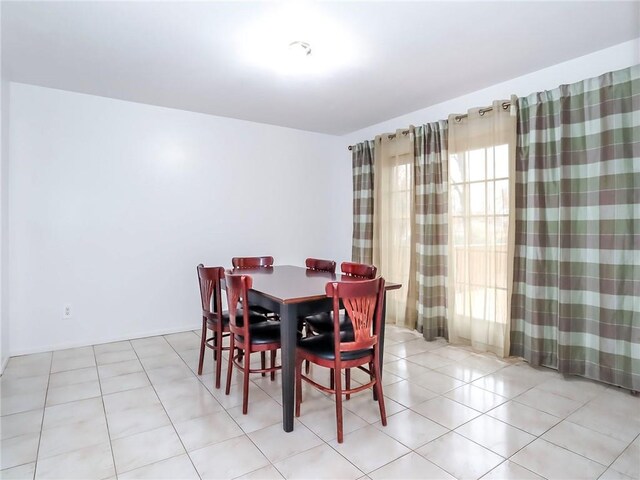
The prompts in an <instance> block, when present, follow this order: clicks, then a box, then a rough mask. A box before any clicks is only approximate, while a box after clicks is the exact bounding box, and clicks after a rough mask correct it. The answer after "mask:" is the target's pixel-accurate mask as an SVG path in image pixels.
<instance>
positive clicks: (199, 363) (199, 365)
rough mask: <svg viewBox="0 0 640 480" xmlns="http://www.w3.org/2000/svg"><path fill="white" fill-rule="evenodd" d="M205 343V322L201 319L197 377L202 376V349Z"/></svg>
mask: <svg viewBox="0 0 640 480" xmlns="http://www.w3.org/2000/svg"><path fill="white" fill-rule="evenodd" d="M206 341H207V321H206V320H205V319H204V318H203V319H202V334H201V335H200V359H199V360H198V375H202V366H203V365H204V348H205V342H206Z"/></svg>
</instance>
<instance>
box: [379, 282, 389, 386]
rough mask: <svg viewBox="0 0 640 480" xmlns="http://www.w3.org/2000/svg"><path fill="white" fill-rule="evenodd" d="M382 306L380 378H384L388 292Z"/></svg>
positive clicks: (385, 293)
mask: <svg viewBox="0 0 640 480" xmlns="http://www.w3.org/2000/svg"><path fill="white" fill-rule="evenodd" d="M383 298H384V302H383V304H382V325H380V378H382V366H383V365H384V362H383V360H384V326H385V325H386V324H387V292H386V290H385V292H384V297H383Z"/></svg>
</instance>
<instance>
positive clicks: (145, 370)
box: [132, 335, 217, 480]
mask: <svg viewBox="0 0 640 480" xmlns="http://www.w3.org/2000/svg"><path fill="white" fill-rule="evenodd" d="M161 338H162V339H163V340H164V341H165V342H166V343H167V345H169V346H170V347H171V349H172V350H173V351H174V352H175V353H176V354H177V355H178V357H179V358H180V360H182V362H183V363H185V365H186V362H185V361H184V359H183V358H182V357H180V354H178V352H177V351H176V349H175V348H173V345H171V344H170V343H169V342H168V341H167V339H166V338H164V335H161ZM132 347H133V345H132ZM133 351H134V352H135V354H136V357H137V358H138V361H139V362H140V365H142V370H143V371H144V374H145V375H146V376H147V380H149V385H150V386H151V388H153V391H154V393H155V394H156V397H157V398H158V401H159V402H160V405H162V410H164V414H165V415H166V416H167V418H168V419H169V423H170V424H171V427H172V428H173V431H174V432H175V434H176V437H177V438H178V440H179V441H180V445H182V448H183V449H184V454H186V455H187V458H188V459H189V461H190V462H191V466H192V467H193V470H194V471H195V472H196V475H198V478H200V479H201V480H202V476H201V475H200V472H199V471H198V469H197V468H196V465H195V464H194V463H193V459H192V458H191V455H189V451H188V450H187V447H186V446H185V445H184V442H183V441H182V438H181V437H180V434H179V433H178V430H177V429H176V426H175V425H174V424H173V420H172V419H171V417H170V416H169V412H167V409H166V407H165V406H164V403H163V402H162V399H161V398H160V395H158V391H157V390H156V386H155V385H154V384H153V382H152V381H151V378H149V374H148V373H147V368H146V367H145V366H144V363H142V361H141V360H140V356H139V355H138V351H137V350H136V349H135V347H133ZM187 367H188V365H187ZM159 368H161V367H159ZM151 370H153V369H151ZM189 370H190V371H191V369H189ZM192 373H193V372H192ZM185 378H189V377H185ZM214 400H215V398H214ZM216 401H217V400H216ZM180 455H182V453H181V454H180ZM177 456H179V455H174V456H173V457H169V458H174V457H177ZM163 460H168V458H165V459H163ZM160 461H162V460H159V462H160ZM153 463H157V462H153ZM148 465H152V464H147V465H143V466H145V467H146V466H148ZM139 468H142V467H139ZM134 470H135V469H134Z"/></svg>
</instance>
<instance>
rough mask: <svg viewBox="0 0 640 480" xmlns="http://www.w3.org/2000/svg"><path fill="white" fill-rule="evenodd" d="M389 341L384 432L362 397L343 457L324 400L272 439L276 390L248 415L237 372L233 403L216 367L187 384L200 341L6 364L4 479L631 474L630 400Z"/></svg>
mask: <svg viewBox="0 0 640 480" xmlns="http://www.w3.org/2000/svg"><path fill="white" fill-rule="evenodd" d="M386 339H387V340H386V349H385V352H386V353H385V374H384V389H385V397H386V407H387V414H388V425H387V426H386V427H382V426H381V424H380V420H379V415H378V410H377V406H376V403H374V402H373V401H372V400H371V395H370V394H369V393H368V392H364V393H362V394H359V395H356V396H354V397H353V398H352V399H351V400H349V401H348V402H346V403H345V411H344V412H345V439H344V443H343V444H341V445H339V444H338V443H337V442H336V440H335V437H336V433H335V416H334V415H335V411H334V403H333V401H332V400H331V399H330V398H329V397H327V396H325V395H323V394H321V393H318V392H316V391H313V390H311V389H308V388H305V391H304V402H303V404H302V416H301V417H300V418H299V419H298V420H296V425H295V431H294V432H293V433H290V434H285V433H284V432H283V431H282V428H281V409H280V403H279V402H280V383H279V381H278V379H276V381H275V382H271V381H270V380H269V378H263V377H261V376H255V377H253V380H252V383H251V390H250V405H249V414H248V415H246V416H243V415H242V412H241V406H240V404H241V401H242V398H241V391H240V388H239V385H237V382H238V380H239V377H238V376H235V377H234V385H233V387H232V393H231V395H229V396H227V395H225V394H224V392H223V391H222V390H216V389H215V388H213V377H212V371H213V365H212V363H213V362H212V359H211V357H210V356H208V357H207V359H206V363H205V366H206V368H205V374H204V375H203V376H201V377H199V376H197V375H195V374H194V369H195V368H196V363H197V358H198V344H199V337H198V333H197V332H191V331H189V332H184V333H178V334H174V335H166V336H158V337H151V338H143V339H137V340H132V341H124V342H117V343H111V344H105V345H96V346H94V347H84V348H76V349H71V350H65V351H56V352H53V353H43V354H37V355H28V356H23V357H16V358H12V359H11V360H10V361H9V364H8V366H7V368H6V370H5V372H4V375H3V376H2V378H1V380H0V382H1V383H0V386H1V393H2V397H1V400H2V405H1V413H2V417H1V420H2V422H1V435H2V436H1V444H2V452H1V458H0V463H1V465H0V467H1V470H2V471H1V472H0V477H1V478H6V479H10V478H31V479H32V478H65V479H70V478H96V479H112V478H122V479H134V478H172V479H177V478H193V479H197V478H203V479H204V478H252V479H262V478H283V477H284V478H314V479H315V478H353V479H357V478H372V479H382V478H402V479H407V478H422V479H451V478H459V479H471V478H483V479H539V478H549V479H583V478H584V479H591V478H593V479H597V478H600V479H603V480H612V479H620V480H623V479H627V480H628V479H638V478H640V437H639V434H640V398H638V397H633V396H632V395H630V394H629V392H627V391H624V390H621V389H618V388H613V387H609V386H606V385H603V384H599V383H595V382H590V381H587V380H584V379H579V378H564V377H563V376H561V375H559V374H558V373H556V372H554V371H552V370H548V369H534V368H531V367H530V366H528V365H527V364H525V363H523V362H520V361H518V360H515V359H510V360H509V361H502V360H498V359H496V358H495V357H493V356H492V355H480V354H477V353H474V352H473V351H472V350H471V349H469V348H465V347H456V346H451V345H447V344H446V343H445V342H443V341H435V342H425V341H424V340H423V339H422V338H421V337H420V335H419V334H417V333H416V332H411V331H408V330H403V329H400V328H395V327H389V328H388V329H387V335H386ZM207 353H208V354H210V353H211V352H210V351H208V352H207ZM256 360H257V358H256ZM223 373H224V371H223ZM313 373H314V375H316V376H323V377H327V378H328V374H327V373H326V371H322V372H321V371H314V372H313ZM354 378H355V379H356V380H357V379H358V378H362V377H359V375H358V374H357V373H354Z"/></svg>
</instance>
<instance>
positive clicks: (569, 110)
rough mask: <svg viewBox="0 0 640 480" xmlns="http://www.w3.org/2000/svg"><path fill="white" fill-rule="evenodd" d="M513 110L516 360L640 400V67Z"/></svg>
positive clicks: (557, 91) (536, 98) (549, 94)
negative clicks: (592, 381)
mask: <svg viewBox="0 0 640 480" xmlns="http://www.w3.org/2000/svg"><path fill="white" fill-rule="evenodd" d="M518 106H519V111H520V114H519V120H518V144H517V151H516V249H515V263H514V286H513V297H512V331H511V353H512V354H513V355H519V356H523V357H524V358H525V359H527V360H528V361H529V362H530V363H531V364H533V365H544V366H547V367H552V368H557V369H558V370H559V371H560V372H562V373H567V374H576V375H582V376H585V377H587V378H591V379H595V380H600V381H604V382H607V383H611V384H615V385H620V386H623V387H625V388H629V389H632V390H640V66H634V67H631V68H627V69H624V70H620V71H617V72H612V73H607V74H605V75H602V76H600V77H597V78H593V79H589V80H585V81H583V82H578V83H574V84H572V85H563V86H561V87H559V88H557V89H555V90H551V91H546V92H541V93H536V94H532V95H530V96H528V97H526V98H520V99H519V101H518Z"/></svg>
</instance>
